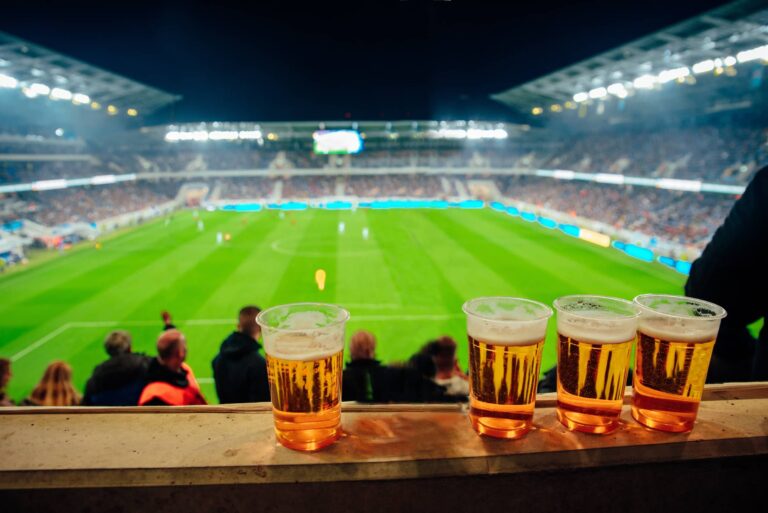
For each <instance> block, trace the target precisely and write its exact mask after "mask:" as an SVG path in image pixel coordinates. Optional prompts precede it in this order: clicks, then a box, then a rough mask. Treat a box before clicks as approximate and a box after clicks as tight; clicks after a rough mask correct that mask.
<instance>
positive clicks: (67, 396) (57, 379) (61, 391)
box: [21, 361, 80, 406]
mask: <svg viewBox="0 0 768 513" xmlns="http://www.w3.org/2000/svg"><path fill="white" fill-rule="evenodd" d="M21 404H22V406H77V405H78V404H80V394H78V393H77V391H76V390H75V387H74V386H72V367H70V366H69V365H68V364H66V363H64V362H61V361H57V362H53V363H52V364H50V365H49V366H48V368H47V369H45V373H44V374H43V379H41V380H40V383H38V384H37V386H36V387H35V389H34V390H32V393H31V394H30V395H29V397H27V398H26V399H24V401H23V402H22V403H21Z"/></svg>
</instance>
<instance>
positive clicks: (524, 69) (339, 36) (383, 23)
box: [0, 0, 726, 121]
mask: <svg viewBox="0 0 768 513" xmlns="http://www.w3.org/2000/svg"><path fill="white" fill-rule="evenodd" d="M724 3H726V2H723V1H711V0H696V1H680V0H644V1H637V2H624V1H621V0H619V1H617V0H612V1H591V2H554V1H548V0H537V1H534V2H526V3H523V2H516V1H513V0H509V1H506V2H481V1H477V0H476V1H472V0H466V1H460V0H454V1H433V2H429V1H424V2H421V1H396V0H386V1H377V2H371V1H362V0H361V1H358V2H350V3H341V2H331V1H316V2H311V3H310V2H307V3H306V4H305V3H298V2H291V1H289V0H283V1H282V2H267V1H258V0H255V1H252V2H249V4H250V5H247V6H241V5H240V4H237V3H228V2H215V3H214V2H209V3H195V2H192V1H189V2H180V3H173V2H160V1H157V2H139V1H133V2H121V1H103V0H102V1H99V2H76V1H66V2H56V3H55V4H56V5H52V4H53V3H46V5H45V6H42V5H41V4H40V3H39V2H30V1H24V2H16V1H15V0H13V1H11V2H4V3H3V8H2V17H0V30H4V31H6V32H9V33H11V34H13V35H16V36H18V37H21V38H24V39H28V40H30V41H32V42H34V43H37V44H41V45H43V46H47V47H48V48H51V49H53V50H56V51H59V52H61V53H64V54H67V55H70V56H72V57H75V58H77V59H81V60H83V61H86V62H88V63H91V64H95V65H97V66H100V67H102V68H105V69H107V70H110V71H114V72H116V73H119V74H122V75H125V76H127V77H129V78H132V79H134V80H138V81H141V82H144V83H146V84H148V85H152V86H155V87H158V88H161V89H164V90H167V91H169V92H172V93H177V94H181V95H183V96H184V99H183V100H182V102H180V103H179V104H178V105H176V106H175V107H174V108H173V109H170V111H168V112H165V113H163V114H162V115H161V116H156V119H155V120H156V121H172V120H176V121H195V120H209V121H210V120H259V121H276V120H319V119H325V120H330V119H344V118H345V117H350V118H351V119H359V120H362V119H452V118H453V119H508V118H509V116H510V112H509V111H508V110H507V109H506V108H505V107H503V106H501V105H500V104H497V103H496V102H494V101H492V100H489V99H488V95H489V94H491V93H494V92H498V91H500V90H504V89H507V88H509V87H512V86H514V85H516V84H520V83H523V82H526V81H528V80H531V79H534V78H536V77H538V76H541V75H543V74H546V73H549V72H551V71H554V70H557V69H558V68H561V67H563V66H566V65H569V64H572V63H574V62H577V61H579V60H581V59H584V58H587V57H590V56H593V55H595V54H596V53H599V52H602V51H605V50H608V49H610V48H613V47H615V46H617V45H621V44H623V43H626V42H629V41H631V40H632V39H635V38H637V37H641V36H644V35H646V34H649V33H651V32H654V31H656V30H658V29H661V28H663V27H665V26H668V25H670V24H673V23H676V22H679V21H682V20H684V19H686V18H688V17H691V16H694V15H696V14H700V13H702V12H704V11H707V10H709V9H712V8H714V7H717V6H720V5H723V4H724Z"/></svg>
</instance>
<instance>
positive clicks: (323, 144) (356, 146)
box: [312, 130, 363, 155]
mask: <svg viewBox="0 0 768 513" xmlns="http://www.w3.org/2000/svg"><path fill="white" fill-rule="evenodd" d="M312 138H313V139H314V141H315V143H314V148H315V153H318V154H320V155H331V154H333V155H347V154H349V153H360V152H361V151H362V150H363V139H362V137H360V134H359V133H358V132H357V131H356V130H318V131H316V132H315V133H314V134H312Z"/></svg>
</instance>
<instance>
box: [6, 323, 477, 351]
mask: <svg viewBox="0 0 768 513" xmlns="http://www.w3.org/2000/svg"><path fill="white" fill-rule="evenodd" d="M462 317H464V314H416V315H391V314H382V315H354V316H352V318H351V319H350V321H352V322H366V321H447V320H449V319H459V318H462ZM179 324H180V325H182V326H212V325H226V324H231V325H236V324H237V321H236V320H235V319H190V320H187V321H182V322H179ZM152 325H157V327H158V330H159V329H161V328H162V323H161V322H158V321H73V322H68V323H66V324H62V325H61V326H59V327H58V328H57V329H55V330H53V331H52V332H50V333H48V334H47V335H45V336H44V337H43V338H41V339H39V340H37V341H35V342H33V343H32V344H30V345H28V346H27V347H25V348H24V349H22V350H21V351H19V352H18V353H16V354H15V355H13V356H11V361H12V362H15V361H17V360H19V359H21V358H23V357H25V356H26V355H28V354H29V353H31V352H32V351H34V350H35V349H37V348H39V347H40V346H42V345H44V344H46V343H47V342H49V341H50V340H52V339H54V338H56V337H57V336H59V335H61V334H62V333H63V332H64V331H66V330H68V329H70V328H108V327H110V326H152Z"/></svg>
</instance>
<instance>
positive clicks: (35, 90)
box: [23, 82, 51, 98]
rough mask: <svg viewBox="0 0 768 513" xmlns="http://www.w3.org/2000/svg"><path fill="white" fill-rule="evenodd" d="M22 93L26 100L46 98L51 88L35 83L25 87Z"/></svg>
mask: <svg viewBox="0 0 768 513" xmlns="http://www.w3.org/2000/svg"><path fill="white" fill-rule="evenodd" d="M23 91H24V95H25V96H26V97H27V98H35V97H37V96H47V95H48V93H50V92H51V88H50V87H48V86H47V85H45V84H40V83H38V82H35V83H34V84H30V85H29V87H25V88H24V89H23Z"/></svg>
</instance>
